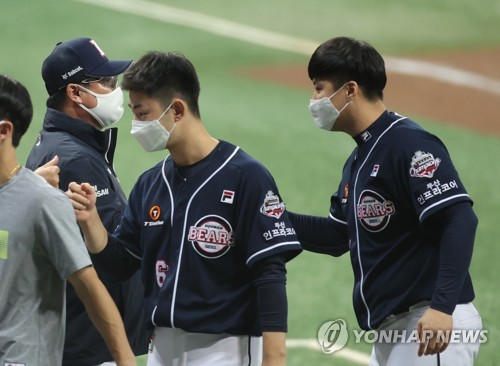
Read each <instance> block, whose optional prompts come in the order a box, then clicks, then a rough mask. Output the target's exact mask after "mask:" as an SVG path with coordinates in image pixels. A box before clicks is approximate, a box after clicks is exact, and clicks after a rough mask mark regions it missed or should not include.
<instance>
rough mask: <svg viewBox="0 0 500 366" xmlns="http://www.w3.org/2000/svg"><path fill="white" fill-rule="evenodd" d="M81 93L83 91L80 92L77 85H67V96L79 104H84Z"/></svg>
mask: <svg viewBox="0 0 500 366" xmlns="http://www.w3.org/2000/svg"><path fill="white" fill-rule="evenodd" d="M81 92H82V91H81V90H80V88H79V87H78V85H77V84H72V83H70V84H68V85H66V96H67V97H68V98H69V99H70V100H72V101H73V102H75V103H77V104H82V103H83V100H82V97H81V95H80V93H81Z"/></svg>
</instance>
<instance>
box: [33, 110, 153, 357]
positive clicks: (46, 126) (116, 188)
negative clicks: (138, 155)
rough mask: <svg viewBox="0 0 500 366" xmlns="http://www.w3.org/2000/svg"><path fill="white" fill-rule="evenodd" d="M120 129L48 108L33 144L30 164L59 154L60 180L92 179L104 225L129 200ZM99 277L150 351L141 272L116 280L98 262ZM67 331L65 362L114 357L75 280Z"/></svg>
mask: <svg viewBox="0 0 500 366" xmlns="http://www.w3.org/2000/svg"><path fill="white" fill-rule="evenodd" d="M116 137H117V129H116V128H110V129H107V130H106V131H99V130H97V129H96V128H94V127H92V126H91V125H89V124H88V123H85V122H84V121H81V120H79V119H75V118H72V117H70V116H68V115H67V114H65V113H62V112H60V111H57V110H54V109H51V108H48V109H47V113H46V114H45V119H44V122H43V130H42V131H41V132H40V135H39V137H38V139H37V141H36V143H35V145H34V146H33V149H32V150H31V153H30V155H29V157H28V160H27V162H26V167H27V168H29V169H32V170H35V169H36V168H38V167H39V166H41V165H43V164H45V163H47V162H48V161H50V160H51V159H52V158H53V157H54V155H58V156H59V164H58V166H59V168H60V169H61V170H60V173H59V178H60V181H59V186H60V187H61V189H62V190H66V189H67V188H68V184H69V183H70V182H72V181H75V182H78V183H81V182H89V183H90V184H91V185H92V186H94V188H95V190H96V194H97V202H96V206H97V210H98V212H99V215H100V217H101V219H102V222H103V224H104V226H105V227H106V228H107V229H108V230H110V231H113V230H114V229H115V228H116V227H117V226H118V223H119V222H120V219H121V217H122V216H123V212H124V211H125V207H126V204H127V200H126V196H125V194H124V193H123V190H122V188H121V186H120V183H119V182H118V179H117V177H116V174H115V171H114V169H113V156H114V151H115V146H116ZM96 271H97V273H98V275H99V278H100V279H101V280H102V282H103V283H104V285H105V286H106V289H107V290H108V292H109V293H110V295H111V297H112V298H113V300H114V301H115V303H116V305H117V307H118V309H119V311H120V314H121V316H122V318H123V322H124V324H125V329H126V332H127V336H128V339H129V342H130V345H131V347H132V350H133V351H134V353H135V354H137V355H139V354H145V353H147V349H148V340H149V336H150V334H151V330H148V328H147V325H148V324H147V320H146V319H145V315H144V312H143V305H142V296H143V286H142V283H141V279H140V276H139V275H138V274H137V275H135V276H134V277H132V278H130V279H129V280H128V281H126V282H122V283H116V282H113V281H111V280H110V279H109V278H108V277H107V276H106V275H105V273H104V272H103V271H102V270H100V268H96ZM66 304H67V307H66V333H65V336H66V337H65V344H64V356H63V366H66V365H68V366H69V365H71V366H88V365H96V364H100V363H103V362H105V361H111V360H112V359H113V358H112V356H111V354H110V353H109V351H108V348H107V346H106V343H105V342H104V339H103V338H102V337H101V335H100V334H99V332H98V331H97V329H96V328H95V327H94V325H93V324H92V322H91V320H90V318H89V316H88V314H87V312H86V310H85V307H84V305H83V303H82V302H81V300H80V299H79V297H78V295H77V294H76V292H75V290H74V289H73V286H71V284H69V283H68V284H67V291H66Z"/></svg>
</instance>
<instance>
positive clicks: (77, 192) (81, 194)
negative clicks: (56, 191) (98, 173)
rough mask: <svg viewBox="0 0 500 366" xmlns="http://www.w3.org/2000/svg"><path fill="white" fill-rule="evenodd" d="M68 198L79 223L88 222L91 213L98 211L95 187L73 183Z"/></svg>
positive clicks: (69, 188)
mask: <svg viewBox="0 0 500 366" xmlns="http://www.w3.org/2000/svg"><path fill="white" fill-rule="evenodd" d="M66 196H68V198H69V199H70V201H71V204H72V205H73V209H74V210H75V214H76V219H77V220H78V222H79V223H84V222H87V221H88V220H89V218H90V216H91V212H92V211H93V210H96V207H95V203H96V199H97V197H96V193H95V189H94V187H92V186H91V185H90V184H88V183H82V184H78V183H75V182H71V183H70V184H69V185H68V190H67V191H66Z"/></svg>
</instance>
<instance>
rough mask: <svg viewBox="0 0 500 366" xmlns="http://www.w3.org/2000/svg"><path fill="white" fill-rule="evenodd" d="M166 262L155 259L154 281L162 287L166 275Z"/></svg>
mask: <svg viewBox="0 0 500 366" xmlns="http://www.w3.org/2000/svg"><path fill="white" fill-rule="evenodd" d="M167 271H168V264H167V262H165V261H164V260H163V259H158V260H157V261H156V283H157V284H158V286H160V287H162V286H163V283H164V282H165V278H166V277H167Z"/></svg>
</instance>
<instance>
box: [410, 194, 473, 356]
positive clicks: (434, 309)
mask: <svg viewBox="0 0 500 366" xmlns="http://www.w3.org/2000/svg"><path fill="white" fill-rule="evenodd" d="M424 226H427V229H428V230H429V231H430V232H431V233H433V235H436V236H438V237H440V238H441V239H440V243H439V271H438V276H437V280H436V284H435V287H434V293H433V295H432V300H431V304H430V309H428V310H427V311H426V312H425V313H424V315H422V317H421V318H420V320H419V322H418V325H417V327H418V328H417V331H418V334H419V341H420V345H419V349H418V355H419V356H422V355H433V354H436V353H439V352H443V351H444V350H445V349H446V348H447V347H448V344H449V342H450V333H451V331H452V330H453V318H452V314H453V311H454V310H455V306H456V305H457V302H458V298H459V296H460V292H461V291H462V288H463V284H464V281H465V277H466V275H467V273H468V270H469V265H470V262H471V258H472V249H473V247H474V238H475V233H476V228H477V217H476V215H475V214H474V211H473V210H472V206H471V204H470V202H459V203H456V204H454V205H452V206H449V207H446V208H444V209H442V210H440V211H438V212H437V213H435V214H433V215H432V216H431V217H430V218H429V219H428V221H426V222H424Z"/></svg>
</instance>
